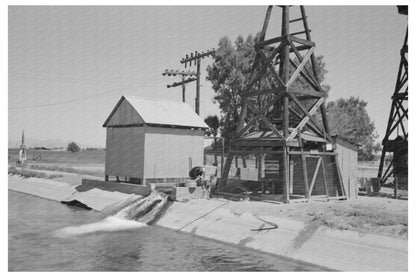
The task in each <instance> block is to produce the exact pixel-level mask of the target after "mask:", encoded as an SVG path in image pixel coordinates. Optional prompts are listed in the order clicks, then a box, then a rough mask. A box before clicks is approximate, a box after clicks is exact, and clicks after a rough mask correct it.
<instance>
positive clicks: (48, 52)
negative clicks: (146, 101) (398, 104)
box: [8, 6, 407, 147]
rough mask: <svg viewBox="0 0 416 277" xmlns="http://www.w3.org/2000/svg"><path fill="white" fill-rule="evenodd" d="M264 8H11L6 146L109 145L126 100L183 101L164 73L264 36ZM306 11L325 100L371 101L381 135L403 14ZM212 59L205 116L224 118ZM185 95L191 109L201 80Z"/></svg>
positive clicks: (368, 9) (391, 10)
mask: <svg viewBox="0 0 416 277" xmlns="http://www.w3.org/2000/svg"><path fill="white" fill-rule="evenodd" d="M266 9H267V7H266V6H103V7H100V6H9V15H8V16H9V19H8V23H9V24H8V31H9V34H8V39H9V42H8V43H9V45H8V50H9V54H8V55H9V64H8V82H9V87H8V134H9V141H17V140H19V139H20V136H21V132H22V130H23V129H24V130H25V134H26V136H27V137H31V138H37V139H61V140H65V141H68V140H74V141H76V142H78V143H80V144H82V145H84V146H90V147H104V146H105V129H104V128H103V127H102V124H103V123H104V121H105V119H106V118H107V116H108V115H109V113H110V112H111V111H112V109H113V107H114V106H115V104H116V103H117V101H118V100H119V98H120V97H121V95H123V94H124V95H136V96H142V97H151V98H164V99H170V100H177V101H181V88H180V87H177V88H169V89H168V88H167V87H166V85H168V84H171V83H173V82H177V81H179V78H178V77H176V78H175V77H167V76H162V73H163V71H164V70H165V69H184V68H183V65H182V64H180V60H181V59H182V58H183V57H184V56H185V54H189V53H191V52H194V51H203V50H207V49H212V48H214V47H216V46H217V44H218V41H219V39H220V38H221V37H223V36H225V35H227V36H228V37H230V38H231V39H232V40H235V39H236V38H237V36H238V35H240V34H241V35H243V36H244V37H246V36H247V35H249V34H254V33H256V32H258V31H259V30H260V29H261V27H262V24H263V20H264V16H265V12H266ZM292 9H293V8H291V10H292ZM296 13H297V12H296ZM306 13H307V15H308V23H309V26H310V28H311V29H312V33H311V36H312V40H313V41H314V42H315V43H316V49H315V53H316V54H317V55H323V56H324V61H325V63H326V69H327V70H328V73H327V75H326V80H325V83H327V84H329V85H330V86H331V90H330V92H329V99H328V101H331V100H335V99H338V98H341V97H344V98H349V97H351V96H355V97H360V98H361V99H363V100H365V101H367V102H368V107H367V108H368V113H369V116H370V118H371V119H372V120H373V121H374V123H375V126H376V131H377V133H378V134H379V135H380V138H379V140H380V139H382V137H383V135H384V133H385V129H386V125H387V119H388V115H389V111H390V105H391V98H390V97H391V95H392V94H393V90H394V85H395V81H396V77H397V71H398V67H399V61H400V56H399V53H400V49H401V47H402V44H403V39H404V35H405V31H406V24H407V17H406V16H403V15H399V14H398V13H397V8H396V6H306ZM293 17H296V15H293ZM291 18H292V17H291ZM280 20H281V19H280V9H278V8H275V9H274V13H273V14H272V18H271V22H270V28H269V30H268V34H267V36H266V38H267V37H276V36H279V34H280V31H279V27H280V24H281V23H280ZM294 31H295V30H294ZM210 63H212V60H210V59H204V60H203V61H202V69H203V70H202V82H201V84H202V87H201V117H202V118H205V117H206V116H207V115H213V114H219V110H218V105H216V104H214V103H213V102H212V99H213V95H214V94H213V91H212V88H211V84H210V83H209V82H207V81H206V80H205V77H206V71H205V69H206V67H207V66H208V65H209V64H210ZM187 69H188V68H187ZM191 69H193V70H196V68H195V67H192V68H191ZM186 91H187V103H188V104H189V105H190V106H192V107H194V98H195V82H194V83H191V84H188V85H187V86H186Z"/></svg>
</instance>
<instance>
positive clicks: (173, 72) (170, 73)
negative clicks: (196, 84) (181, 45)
mask: <svg viewBox="0 0 416 277" xmlns="http://www.w3.org/2000/svg"><path fill="white" fill-rule="evenodd" d="M162 75H163V76H177V75H179V76H181V77H182V81H181V82H175V83H173V84H171V85H167V87H168V88H174V87H178V86H182V102H183V103H185V102H186V97H185V84H187V83H190V82H193V81H195V80H196V78H194V77H193V76H197V73H195V71H179V70H168V69H166V70H165V72H163V73H162ZM185 76H190V77H189V78H188V79H185Z"/></svg>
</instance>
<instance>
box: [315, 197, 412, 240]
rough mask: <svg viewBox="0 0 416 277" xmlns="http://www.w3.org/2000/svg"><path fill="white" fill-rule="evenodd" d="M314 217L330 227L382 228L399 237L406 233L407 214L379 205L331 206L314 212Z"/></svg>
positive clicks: (364, 230)
mask: <svg viewBox="0 0 416 277" xmlns="http://www.w3.org/2000/svg"><path fill="white" fill-rule="evenodd" d="M313 216H314V219H315V220H319V221H320V222H321V225H324V226H328V227H329V228H332V229H338V230H351V231H358V232H361V233H373V231H374V230H375V229H380V228H381V229H384V231H385V232H387V233H389V232H394V233H397V234H398V235H399V236H401V237H407V235H408V217H407V214H398V213H394V212H390V211H389V210H386V209H380V207H369V206H361V205H353V206H343V207H335V206H334V207H332V208H331V209H326V210H325V213H322V212H321V213H316V212H315V213H314V215H313Z"/></svg>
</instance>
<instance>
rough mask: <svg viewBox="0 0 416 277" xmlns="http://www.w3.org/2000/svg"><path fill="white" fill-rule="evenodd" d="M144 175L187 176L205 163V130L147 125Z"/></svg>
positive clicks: (145, 176) (147, 176) (157, 176)
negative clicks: (193, 167) (195, 167)
mask: <svg viewBox="0 0 416 277" xmlns="http://www.w3.org/2000/svg"><path fill="white" fill-rule="evenodd" d="M145 149H146V150H145V165H144V178H145V179H148V178H187V177H188V175H189V170H190V168H189V158H191V159H192V166H197V165H202V164H203V156H204V153H203V151H204V150H203V149H204V131H202V130H191V129H174V128H163V127H148V126H147V127H146V135H145Z"/></svg>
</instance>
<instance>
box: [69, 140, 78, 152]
mask: <svg viewBox="0 0 416 277" xmlns="http://www.w3.org/2000/svg"><path fill="white" fill-rule="evenodd" d="M79 150H80V148H79V146H78V145H77V144H76V143H75V142H70V143H69V144H68V146H67V148H66V151H70V152H72V153H75V152H78V151H79Z"/></svg>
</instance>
